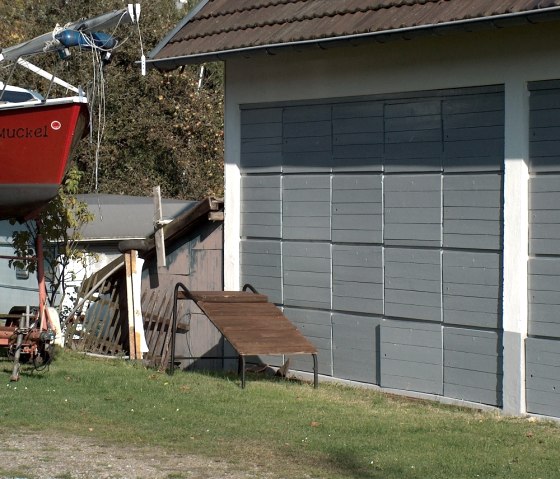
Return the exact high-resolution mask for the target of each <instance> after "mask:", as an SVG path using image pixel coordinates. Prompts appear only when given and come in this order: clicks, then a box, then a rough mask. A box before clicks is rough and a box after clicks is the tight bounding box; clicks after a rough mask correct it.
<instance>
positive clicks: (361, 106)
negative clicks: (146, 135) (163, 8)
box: [149, 0, 560, 417]
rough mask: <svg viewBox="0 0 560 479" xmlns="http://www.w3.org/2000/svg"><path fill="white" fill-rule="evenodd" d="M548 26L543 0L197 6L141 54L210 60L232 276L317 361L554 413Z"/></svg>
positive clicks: (557, 364) (367, 376) (210, 2)
mask: <svg viewBox="0 0 560 479" xmlns="http://www.w3.org/2000/svg"><path fill="white" fill-rule="evenodd" d="M559 38H560V1H552V0H551V1H539V2H536V1H533V0H501V1H497V2H489V1H486V0H472V1H468V2H466V1H464V0H416V1H415V0H392V1H388V0H369V1H365V0H362V1H357V0H337V1H328V0H305V1H302V0H299V1H298V0H236V1H234V2H232V1H227V0H204V1H202V2H201V3H200V4H199V6H198V7H197V8H195V9H194V11H193V12H192V13H191V14H190V15H189V16H187V17H186V18H185V19H184V21H183V22H182V23H181V24H180V25H178V26H177V28H176V29H175V30H174V31H173V32H171V33H170V34H169V35H168V36H167V37H166V38H165V39H164V40H163V41H162V42H161V43H160V45H159V46H158V47H157V48H156V49H155V50H154V51H153V52H152V53H151V59H150V60H149V61H150V63H151V64H152V65H153V66H156V67H157V68H161V69H170V68H174V67H177V66H179V65H183V64H187V63H203V62H207V61H215V60H222V61H224V62H225V91H226V105H225V160H226V198H225V210H226V219H225V257H224V262H225V265H224V267H225V284H226V289H240V287H241V286H242V285H243V284H244V283H247V282H249V283H251V284H253V285H254V286H255V287H256V288H257V289H259V290H260V291H261V292H263V293H266V294H268V295H269V298H271V300H273V301H274V302H275V303H277V304H278V305H279V306H280V307H282V308H283V309H284V311H285V314H286V315H287V316H288V317H289V318H290V319H291V320H292V321H293V322H294V323H296V324H297V325H298V327H300V329H301V330H302V332H303V333H304V334H305V335H306V336H307V337H308V338H309V339H311V340H312V341H313V342H314V343H315V345H316V346H317V347H318V348H319V350H320V354H319V364H320V372H321V373H322V374H323V375H327V376H333V377H336V378H342V379H349V380H354V381H359V382H364V383H371V384H377V385H380V386H381V387H384V388H390V389H398V390H402V391H410V392H411V393H414V394H418V393H421V394H422V393H425V394H428V395H435V396H441V397H447V398H453V399H459V400H464V401H468V402H476V403H482V404H487V405H492V406H497V407H500V408H503V410H504V411H505V412H507V413H512V414H524V413H526V412H530V413H534V414H541V415H547V416H556V417H560V314H559V313H560V47H559V43H558V39H559ZM292 364H294V363H292ZM294 367H299V368H302V369H305V368H306V367H308V366H307V365H306V364H304V363H303V362H301V363H300V362H295V366H294Z"/></svg>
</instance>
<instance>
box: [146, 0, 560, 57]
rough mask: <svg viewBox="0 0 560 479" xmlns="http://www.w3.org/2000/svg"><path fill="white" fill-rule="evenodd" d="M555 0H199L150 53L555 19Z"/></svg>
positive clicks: (198, 52)
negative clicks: (189, 12)
mask: <svg viewBox="0 0 560 479" xmlns="http://www.w3.org/2000/svg"><path fill="white" fill-rule="evenodd" d="M559 14H560V0H203V1H201V2H200V3H199V5H198V6H197V7H196V8H195V9H194V10H193V11H192V12H191V14H189V15H188V16H187V17H186V18H185V19H184V20H183V22H181V23H180V24H179V25H178V26H177V28H176V29H175V30H174V31H173V32H171V34H170V35H168V36H167V37H166V38H165V39H164V40H162V42H161V43H160V44H159V45H158V46H157V47H156V48H155V49H154V51H153V52H152V53H151V54H150V57H152V58H154V59H155V60H159V59H176V60H179V59H181V61H180V62H178V61H175V62H171V63H175V64H179V63H194V62H197V61H206V60H208V59H209V57H210V59H217V58H219V59H223V57H224V56H225V55H228V54H233V53H239V52H243V51H245V52H246V51H248V50H258V49H265V48H267V49H271V48H279V47H282V46H286V45H294V44H306V43H312V44H317V43H320V44H322V45H325V44H327V43H329V42H333V41H341V40H347V39H349V38H350V39H353V40H354V41H355V40H357V39H358V38H370V37H377V38H379V36H380V35H391V34H392V35H395V34H396V33H398V34H399V35H405V36H406V35H412V34H413V33H414V32H415V31H416V32H421V31H433V30H434V29H443V28H444V27H452V28H453V27H454V28H458V27H461V28H463V29H472V28H474V26H475V24H480V25H483V24H487V25H489V26H490V25H494V26H500V27H503V26H506V25H507V24H508V22H514V23H519V22H528V21H541V20H543V19H546V18H553V19H558V18H559V17H558V15H559Z"/></svg>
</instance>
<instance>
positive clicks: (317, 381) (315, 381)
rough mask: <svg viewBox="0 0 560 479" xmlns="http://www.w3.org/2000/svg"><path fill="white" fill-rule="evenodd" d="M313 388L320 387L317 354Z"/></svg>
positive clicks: (315, 356) (314, 358) (315, 355)
mask: <svg viewBox="0 0 560 479" xmlns="http://www.w3.org/2000/svg"><path fill="white" fill-rule="evenodd" d="M313 387H314V388H315V389H317V388H318V387H319V363H318V361H317V353H313Z"/></svg>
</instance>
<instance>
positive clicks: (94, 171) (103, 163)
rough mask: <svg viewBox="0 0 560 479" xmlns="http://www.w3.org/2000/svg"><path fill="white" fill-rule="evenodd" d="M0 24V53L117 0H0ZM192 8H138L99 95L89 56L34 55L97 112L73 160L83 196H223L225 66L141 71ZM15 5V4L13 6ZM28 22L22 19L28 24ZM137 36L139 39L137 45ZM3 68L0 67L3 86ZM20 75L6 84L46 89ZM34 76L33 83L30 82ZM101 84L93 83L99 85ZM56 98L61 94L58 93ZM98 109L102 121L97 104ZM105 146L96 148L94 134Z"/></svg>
mask: <svg viewBox="0 0 560 479" xmlns="http://www.w3.org/2000/svg"><path fill="white" fill-rule="evenodd" d="M0 3H1V4H0V20H1V21H2V23H3V24H4V25H13V28H12V29H8V28H4V29H2V31H0V46H11V45H13V44H15V43H18V42H20V41H23V40H25V39H29V38H32V37H34V36H37V35H40V34H42V33H45V32H48V31H50V30H52V29H53V28H54V26H55V25H56V24H57V23H58V24H60V25H64V24H65V23H67V22H69V21H75V20H77V19H79V18H82V17H92V16H95V15H99V14H102V13H105V12H108V11H112V10H115V9H118V8H123V7H125V6H126V5H127V3H128V2H125V1H122V0H98V1H96V2H91V1H90V0H58V1H53V0H18V2H17V3H15V4H14V3H13V2H0ZM196 3H198V2H196V1H193V0H191V1H190V2H188V3H187V4H185V5H184V6H183V8H177V4H176V0H161V1H158V2H144V3H142V12H141V15H140V26H139V29H138V28H137V27H136V26H126V27H120V28H119V29H118V30H117V31H116V32H115V34H116V36H117V38H119V39H120V46H119V47H118V48H117V49H116V51H115V53H114V56H113V59H112V61H111V63H109V64H108V65H106V67H105V68H104V71H103V77H104V82H103V85H104V92H103V93H99V91H98V90H97V86H98V85H99V83H97V84H94V83H93V81H92V80H93V71H92V53H91V52H89V51H80V50H76V49H74V50H72V56H71V57H70V58H69V59H68V60H66V61H61V60H59V59H58V57H57V56H56V55H55V54H51V55H40V56H37V57H34V58H33V59H32V60H33V62H34V63H37V64H39V65H40V66H42V67H43V68H45V69H46V70H48V71H50V72H53V73H56V74H57V75H58V76H59V77H61V78H63V79H64V80H66V81H68V82H70V83H71V84H74V85H81V86H82V87H83V88H84V89H85V91H86V93H87V95H88V97H89V99H90V103H91V104H92V105H93V106H94V130H95V131H94V135H93V137H92V141H91V142H88V141H82V142H81V144H80V145H79V149H78V151H77V153H76V155H75V157H74V161H75V164H76V165H77V166H78V168H79V169H80V171H82V172H83V173H84V177H83V181H82V182H81V186H80V193H91V192H94V191H96V189H97V191H99V192H101V193H112V194H131V195H150V194H151V191H152V188H153V187H154V186H156V185H160V186H161V190H162V195H163V196H164V197H173V198H181V199H201V198H203V197H205V196H209V195H213V196H223V82H222V76H223V69H222V65H221V64H209V65H206V66H205V69H204V71H205V74H204V78H203V82H202V86H201V88H199V87H198V82H199V74H200V67H199V66H186V67H184V68H183V69H180V70H176V71H172V72H164V73H162V72H159V71H157V70H154V69H151V70H148V73H147V75H146V76H144V77H143V76H141V73H140V66H139V64H138V62H139V60H140V56H141V53H142V51H143V52H144V53H145V54H146V55H147V54H148V52H149V51H150V50H152V49H153V48H154V47H155V46H156V45H157V43H159V41H161V39H162V38H164V36H165V35H166V34H167V33H168V32H169V31H170V30H172V29H173V28H174V27H175V26H176V25H177V23H178V22H179V21H180V19H181V18H182V17H183V16H185V15H186V13H187V12H188V9H189V8H191V7H192V6H194V5H195V4H196ZM15 5H17V7H16V6H15ZM25 19H27V21H25ZM140 34H141V40H142V41H141V42H140ZM8 74H9V71H8V70H6V69H4V70H0V80H6V79H7V76H8ZM32 77H35V75H31V74H29V73H28V72H26V71H25V70H23V71H22V70H21V69H18V70H17V73H16V76H15V77H13V79H12V80H11V81H10V83H13V84H17V85H18V86H28V87H32V88H34V89H37V90H39V91H42V92H44V91H45V90H46V88H47V86H48V85H47V82H46V80H43V79H40V78H37V79H36V78H32ZM31 78H32V80H31ZM97 79H98V78H97ZM54 92H56V93H57V94H58V95H61V94H63V95H65V92H64V91H62V90H61V88H60V87H55V90H54ZM102 101H104V102H105V109H104V119H105V120H104V122H103V121H99V116H98V110H96V109H95V107H96V105H99V104H100V102H102ZM100 132H102V133H103V135H102V139H101V142H100V144H99V146H98V145H97V133H100Z"/></svg>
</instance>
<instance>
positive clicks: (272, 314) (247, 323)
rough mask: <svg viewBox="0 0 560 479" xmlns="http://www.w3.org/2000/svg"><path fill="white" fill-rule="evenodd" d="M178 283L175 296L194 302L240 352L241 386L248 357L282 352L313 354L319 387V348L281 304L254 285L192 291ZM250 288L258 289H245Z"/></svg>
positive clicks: (314, 374) (315, 383) (243, 384)
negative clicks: (238, 288) (269, 299)
mask: <svg viewBox="0 0 560 479" xmlns="http://www.w3.org/2000/svg"><path fill="white" fill-rule="evenodd" d="M177 286H178V287H179V288H177V287H176V288H175V292H176V294H175V296H176V298H177V299H178V300H181V299H190V300H192V301H194V302H195V303H196V304H197V306H198V307H199V308H200V309H201V310H202V312H203V313H204V314H205V315H206V316H207V317H208V319H209V320H210V321H211V322H212V323H213V324H214V326H216V328H217V329H218V330H219V331H220V333H221V334H223V336H224V337H225V338H226V339H227V340H228V341H229V343H230V344H231V345H232V346H233V348H234V349H235V350H236V351H237V353H238V354H239V369H240V373H241V386H242V387H245V358H246V356H258V355H281V354H290V355H296V354H310V355H311V356H312V357H313V376H314V386H315V387H317V385H318V363H317V349H316V348H315V346H313V344H311V343H310V342H309V341H308V340H307V339H306V338H305V337H304V336H303V335H302V334H301V333H300V332H299V331H298V329H297V328H296V327H295V326H294V325H293V324H292V323H291V322H290V321H289V320H288V318H286V316H284V315H283V314H282V312H281V311H280V310H279V309H278V307H276V306H275V305H274V304H272V303H269V302H268V297H267V296H265V295H263V294H258V293H257V292H256V291H255V290H254V288H252V287H251V286H246V287H244V291H189V290H188V289H187V288H185V287H184V286H183V285H180V284H179V285H177ZM247 287H248V288H249V289H251V290H253V291H255V292H251V291H245V289H247ZM178 289H182V291H178ZM172 367H173V365H172Z"/></svg>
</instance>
